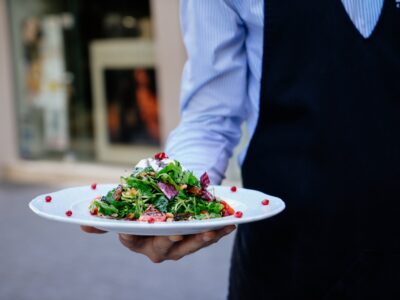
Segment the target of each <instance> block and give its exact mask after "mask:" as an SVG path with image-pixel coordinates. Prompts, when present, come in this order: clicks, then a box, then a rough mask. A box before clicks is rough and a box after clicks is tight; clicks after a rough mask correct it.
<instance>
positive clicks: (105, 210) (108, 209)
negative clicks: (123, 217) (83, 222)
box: [94, 201, 118, 216]
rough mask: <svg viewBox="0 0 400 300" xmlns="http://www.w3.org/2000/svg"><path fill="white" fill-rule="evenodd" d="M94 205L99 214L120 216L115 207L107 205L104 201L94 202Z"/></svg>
mask: <svg viewBox="0 0 400 300" xmlns="http://www.w3.org/2000/svg"><path fill="white" fill-rule="evenodd" d="M94 204H95V205H96V206H97V208H98V209H99V212H100V213H102V214H103V215H105V216H111V215H112V214H118V209H116V208H115V207H114V206H113V205H110V204H107V203H106V202H103V201H94Z"/></svg>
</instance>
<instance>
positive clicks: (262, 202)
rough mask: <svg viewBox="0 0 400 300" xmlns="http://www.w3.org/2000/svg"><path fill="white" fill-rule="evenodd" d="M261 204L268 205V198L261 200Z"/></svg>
mask: <svg viewBox="0 0 400 300" xmlns="http://www.w3.org/2000/svg"><path fill="white" fill-rule="evenodd" d="M261 204H262V205H268V204H269V200H268V199H264V200H263V201H261Z"/></svg>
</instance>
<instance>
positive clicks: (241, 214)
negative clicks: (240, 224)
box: [235, 211, 243, 218]
mask: <svg viewBox="0 0 400 300" xmlns="http://www.w3.org/2000/svg"><path fill="white" fill-rule="evenodd" d="M242 216H243V213H242V212H241V211H237V212H235V217H236V218H241V217H242Z"/></svg>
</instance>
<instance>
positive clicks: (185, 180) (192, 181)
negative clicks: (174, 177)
mask: <svg viewBox="0 0 400 300" xmlns="http://www.w3.org/2000/svg"><path fill="white" fill-rule="evenodd" d="M181 183H182V184H187V185H192V186H198V187H200V181H199V180H198V179H197V178H196V176H194V174H193V172H191V171H185V172H183V176H182V182H181Z"/></svg>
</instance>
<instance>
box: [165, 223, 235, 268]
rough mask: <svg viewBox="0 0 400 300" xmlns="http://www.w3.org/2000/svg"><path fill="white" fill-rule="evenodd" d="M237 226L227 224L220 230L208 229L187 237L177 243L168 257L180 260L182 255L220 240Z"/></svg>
mask: <svg viewBox="0 0 400 300" xmlns="http://www.w3.org/2000/svg"><path fill="white" fill-rule="evenodd" d="M235 228H236V227H235V226H233V225H232V226H227V227H224V228H222V229H219V230H215V231H208V232H205V233H201V234H196V235H193V236H190V237H189V238H187V239H185V240H184V241H182V242H181V243H179V244H177V245H176V246H175V247H174V248H173V249H171V250H170V252H169V254H168V259H173V260H178V259H181V258H182V257H184V256H186V255H188V254H191V253H193V252H196V251H198V250H200V249H201V248H204V247H206V246H209V245H211V244H213V243H216V242H218V241H219V240H220V239H221V238H222V237H223V236H225V235H227V234H229V233H231V232H232V231H233V230H235Z"/></svg>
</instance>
